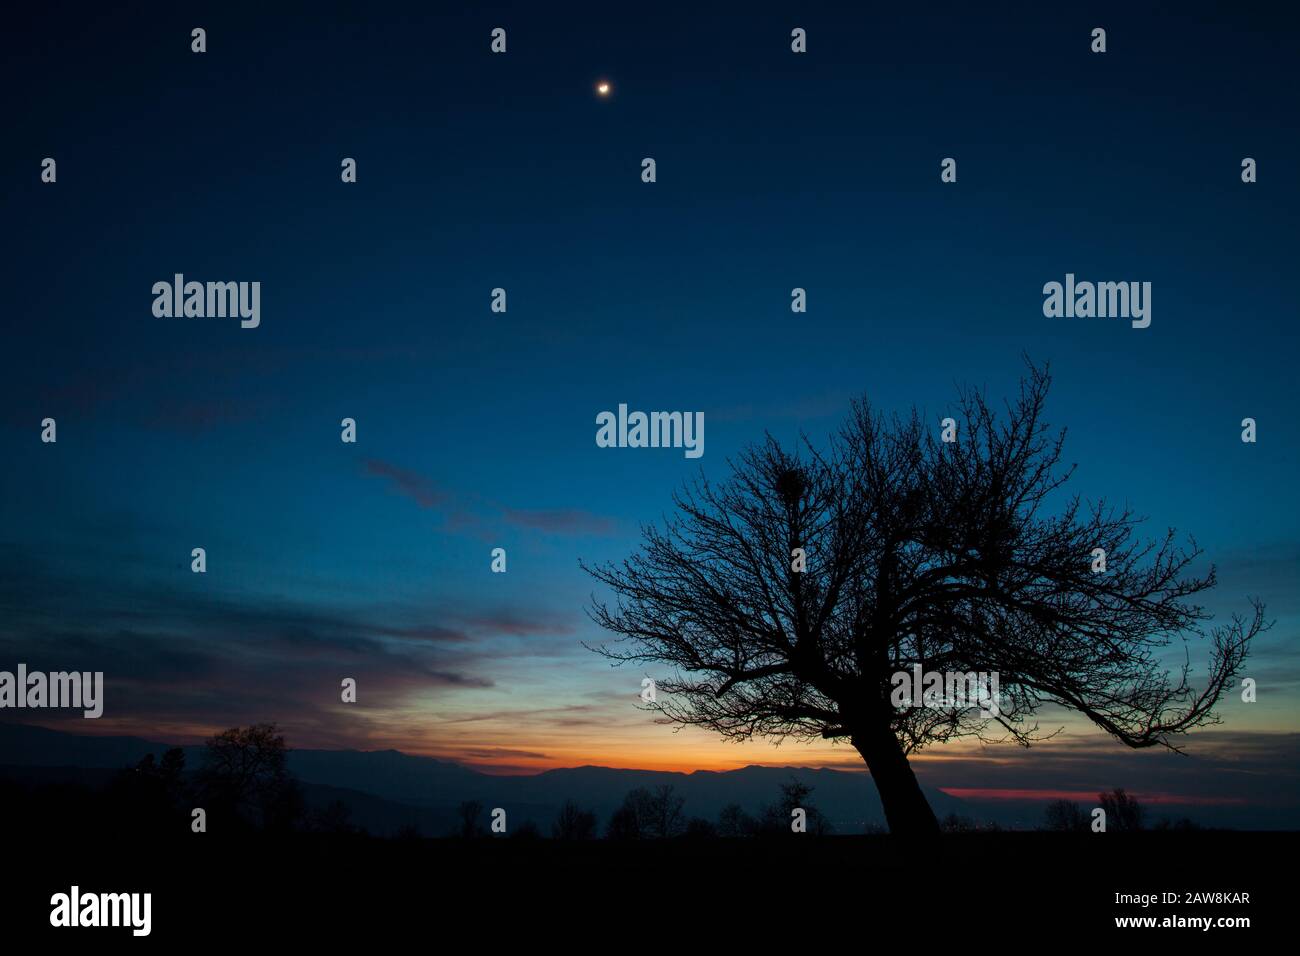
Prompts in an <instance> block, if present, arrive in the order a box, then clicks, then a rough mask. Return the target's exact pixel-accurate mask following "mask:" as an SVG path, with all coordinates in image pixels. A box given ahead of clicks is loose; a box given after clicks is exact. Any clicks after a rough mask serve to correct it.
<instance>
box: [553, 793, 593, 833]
mask: <svg viewBox="0 0 1300 956" xmlns="http://www.w3.org/2000/svg"><path fill="white" fill-rule="evenodd" d="M551 836H552V837H554V838H555V839H557V840H591V839H593V838H595V836H596V814H594V813H593V812H591V811H590V810H584V809H582V808H581V807H580V806H578V804H577V803H575V802H574V801H573V800H566V801H564V806H562V807H560V812H559V814H557V815H556V817H555V823H554V824H552V825H551Z"/></svg>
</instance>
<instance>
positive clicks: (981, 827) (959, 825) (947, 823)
mask: <svg viewBox="0 0 1300 956" xmlns="http://www.w3.org/2000/svg"><path fill="white" fill-rule="evenodd" d="M939 829H940V830H942V831H943V832H944V833H996V832H998V831H999V830H1001V829H1002V828H1001V827H1000V826H998V825H997V824H996V823H993V822H991V821H989V822H985V823H980V822H979V821H978V820H975V819H974V818H972V817H968V816H963V815H962V814H960V813H949V814H948V815H947V816H946V817H944V818H943V819H942V820H940V821H939Z"/></svg>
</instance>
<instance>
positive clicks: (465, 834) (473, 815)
mask: <svg viewBox="0 0 1300 956" xmlns="http://www.w3.org/2000/svg"><path fill="white" fill-rule="evenodd" d="M456 817H457V819H458V820H459V823H458V824H457V827H456V835H457V836H459V837H462V838H463V839H466V840H470V839H474V838H475V837H481V836H485V835H486V834H487V828H486V827H484V826H483V804H481V803H479V802H478V801H477V800H465V801H463V802H462V803H461V804H460V805H459V806H457V807H456Z"/></svg>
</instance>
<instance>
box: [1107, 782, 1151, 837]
mask: <svg viewBox="0 0 1300 956" xmlns="http://www.w3.org/2000/svg"><path fill="white" fill-rule="evenodd" d="M1097 799H1098V801H1100V803H1101V808H1102V809H1103V810H1105V811H1106V832H1107V833H1109V832H1111V831H1119V832H1121V833H1122V832H1132V831H1134V830H1141V829H1142V817H1143V815H1144V811H1143V809H1142V805H1141V804H1140V803H1138V801H1137V798H1136V797H1134V796H1132V795H1131V794H1128V793H1125V792H1124V788H1123V787H1117V788H1116V789H1114V790H1112V791H1111V792H1110V793H1099V794H1097Z"/></svg>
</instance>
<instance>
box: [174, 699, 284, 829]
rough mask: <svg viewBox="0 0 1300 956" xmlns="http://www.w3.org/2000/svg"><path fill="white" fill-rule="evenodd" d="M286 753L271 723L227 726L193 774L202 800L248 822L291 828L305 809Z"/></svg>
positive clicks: (210, 746) (271, 827)
mask: <svg viewBox="0 0 1300 956" xmlns="http://www.w3.org/2000/svg"><path fill="white" fill-rule="evenodd" d="M288 754H289V751H288V747H286V745H285V742H284V736H283V735H282V734H281V733H280V732H279V729H278V728H277V727H276V725H275V724H254V725H253V726H251V727H232V728H231V729H230V730H227V731H224V732H222V733H220V734H217V735H216V736H214V737H212V738H210V739H209V740H208V741H207V744H206V747H205V749H204V754H203V759H204V763H203V767H202V768H201V770H200V771H199V774H198V786H199V790H200V793H201V798H202V799H204V800H205V801H206V802H207V803H209V804H212V805H213V807H215V808H217V809H218V810H224V811H230V813H231V814H232V815H233V816H234V817H237V818H239V819H243V820H245V821H247V822H249V823H254V824H261V825H262V826H263V827H266V828H268V829H282V828H291V827H292V826H294V825H295V824H296V822H297V821H298V820H299V819H300V818H301V817H302V815H303V813H304V804H303V798H302V793H301V791H300V789H299V788H298V785H297V782H296V781H295V780H294V779H293V777H292V776H291V775H290V774H289V770H288ZM213 807H209V808H208V809H209V812H211V810H212V809H213Z"/></svg>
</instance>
